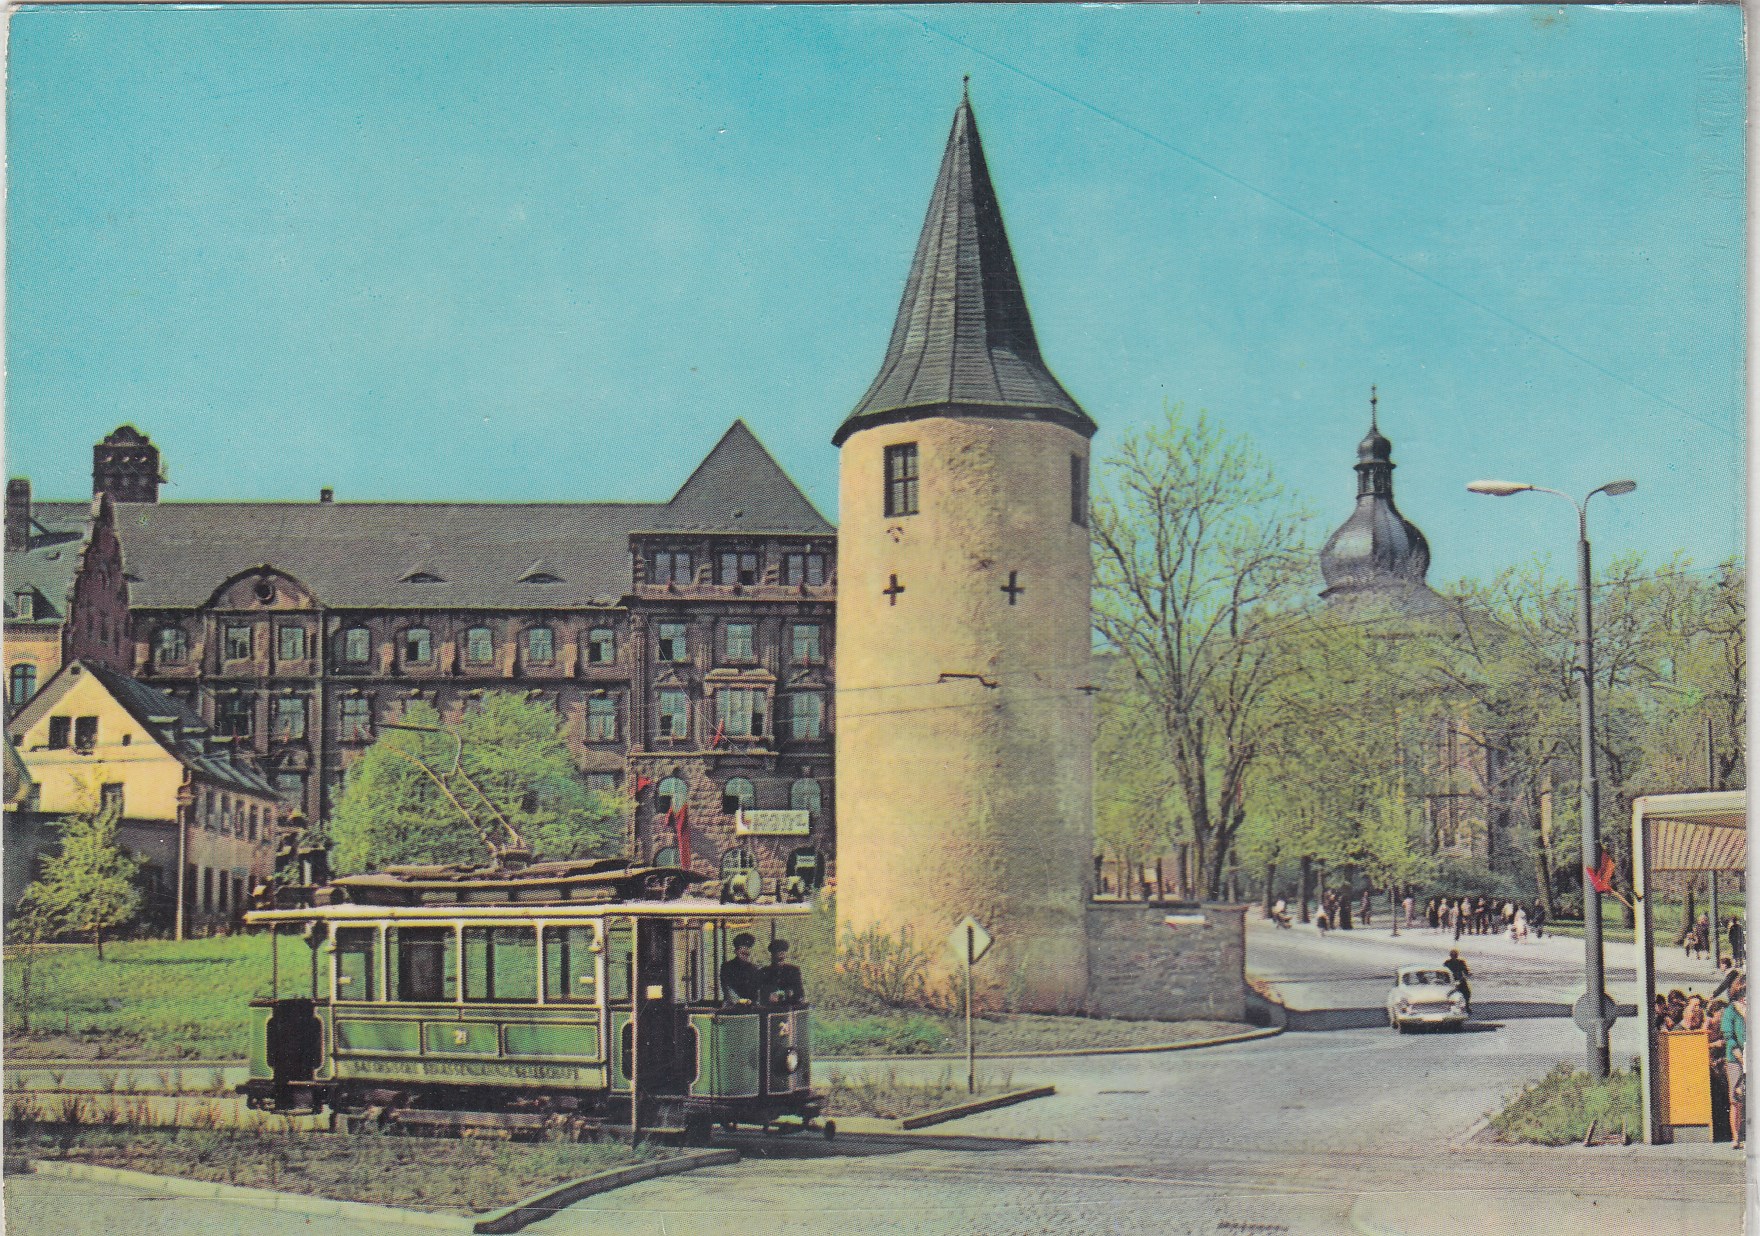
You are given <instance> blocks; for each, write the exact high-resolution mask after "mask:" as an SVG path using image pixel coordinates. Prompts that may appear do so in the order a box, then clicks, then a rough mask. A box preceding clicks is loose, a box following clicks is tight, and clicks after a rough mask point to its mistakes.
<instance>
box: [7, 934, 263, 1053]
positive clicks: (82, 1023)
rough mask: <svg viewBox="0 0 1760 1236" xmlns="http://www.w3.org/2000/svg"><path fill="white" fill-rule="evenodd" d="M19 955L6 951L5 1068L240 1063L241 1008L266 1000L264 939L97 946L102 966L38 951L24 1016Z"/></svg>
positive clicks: (243, 1043) (74, 949) (87, 958)
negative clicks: (50, 1062) (100, 1062)
mask: <svg viewBox="0 0 1760 1236" xmlns="http://www.w3.org/2000/svg"><path fill="white" fill-rule="evenodd" d="M288 951H289V950H288V949H287V948H286V947H285V946H284V947H283V949H282V954H283V957H282V960H283V962H286V961H287V958H288ZM19 953H20V950H18V949H14V948H9V949H7V950H6V971H5V976H6V1052H7V1055H8V1057H9V1058H11V1059H14V1060H24V1059H35V1060H45V1059H70V1060H83V1059H135V1060H186V1059H188V1060H235V1059H242V1058H243V1057H244V1056H245V1054H246V1052H247V1051H248V1050H249V1046H248V1042H247V1032H248V1027H249V1021H248V1016H247V1013H248V1009H247V1005H248V1002H249V1001H250V999H251V998H252V997H253V996H255V995H259V994H260V995H268V994H269V971H270V964H269V937H268V936H267V935H237V936H214V937H212V938H210V939H203V940H186V941H184V942H183V943H181V944H179V943H176V942H174V941H169V940H122V941H116V942H114V943H107V944H105V945H104V960H103V961H99V960H98V958H97V954H96V952H95V951H94V950H92V949H91V948H89V947H86V946H83V945H51V946H48V947H44V948H40V949H38V950H37V953H36V958H35V960H34V961H33V962H32V963H31V965H32V969H33V973H32V975H31V998H30V1003H29V1007H28V1009H27V1008H26V1007H25V1004H24V1000H23V998H22V991H23V986H22V985H23V970H24V962H23V961H22V959H21V958H20V956H19ZM27 1013H28V1015H29V1019H30V1030H29V1032H26V1031H25V1030H24V1028H23V1024H24V1018H25V1016H26V1014H27Z"/></svg>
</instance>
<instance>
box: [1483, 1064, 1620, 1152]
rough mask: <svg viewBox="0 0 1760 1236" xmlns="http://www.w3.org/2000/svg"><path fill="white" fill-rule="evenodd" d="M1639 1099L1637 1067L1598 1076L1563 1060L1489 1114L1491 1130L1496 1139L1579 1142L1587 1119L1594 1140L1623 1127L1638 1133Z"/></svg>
mask: <svg viewBox="0 0 1760 1236" xmlns="http://www.w3.org/2000/svg"><path fill="white" fill-rule="evenodd" d="M1641 1101H1642V1100H1641V1098H1640V1095H1639V1092H1638V1070H1637V1068H1636V1066H1634V1067H1632V1068H1629V1069H1618V1070H1615V1072H1614V1073H1613V1075H1612V1076H1611V1077H1607V1078H1604V1079H1601V1080H1596V1079H1593V1078H1591V1077H1590V1076H1589V1074H1587V1073H1584V1072H1580V1071H1578V1070H1576V1069H1574V1068H1572V1067H1571V1066H1570V1065H1568V1064H1561V1065H1559V1066H1558V1067H1557V1068H1555V1069H1553V1070H1552V1072H1550V1073H1548V1074H1547V1075H1546V1076H1545V1077H1543V1078H1541V1079H1540V1080H1539V1081H1537V1082H1535V1083H1534V1084H1533V1085H1531V1086H1529V1087H1528V1088H1527V1089H1525V1090H1523V1091H1522V1093H1520V1094H1518V1095H1517V1096H1516V1097H1515V1098H1513V1099H1511V1100H1510V1102H1509V1104H1508V1105H1507V1106H1506V1107H1505V1108H1504V1109H1503V1110H1502V1111H1500V1112H1498V1113H1497V1114H1496V1115H1495V1116H1493V1117H1491V1128H1492V1131H1493V1132H1495V1133H1496V1135H1497V1140H1499V1141H1503V1142H1530V1143H1538V1144H1540V1145H1542V1146H1567V1145H1571V1144H1572V1143H1576V1142H1581V1141H1582V1140H1583V1139H1584V1138H1585V1137H1587V1136H1588V1133H1589V1125H1590V1124H1591V1122H1593V1123H1594V1125H1595V1135H1596V1137H1597V1138H1598V1139H1599V1138H1600V1137H1603V1136H1607V1135H1612V1134H1617V1133H1619V1132H1620V1130H1621V1129H1624V1130H1625V1131H1626V1132H1627V1133H1629V1134H1631V1135H1633V1136H1638V1135H1639V1133H1640V1130H1641V1129H1642V1127H1643V1126H1642V1120H1643V1115H1642V1111H1641V1108H1640V1103H1641Z"/></svg>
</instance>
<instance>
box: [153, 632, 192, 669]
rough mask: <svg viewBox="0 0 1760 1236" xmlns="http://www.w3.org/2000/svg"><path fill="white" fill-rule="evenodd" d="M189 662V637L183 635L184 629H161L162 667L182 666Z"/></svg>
mask: <svg viewBox="0 0 1760 1236" xmlns="http://www.w3.org/2000/svg"><path fill="white" fill-rule="evenodd" d="M187 660H189V636H187V635H185V634H184V633H183V628H182V627H160V628H159V662H160V664H162V665H182V664H183V663H184V662H185V661H187Z"/></svg>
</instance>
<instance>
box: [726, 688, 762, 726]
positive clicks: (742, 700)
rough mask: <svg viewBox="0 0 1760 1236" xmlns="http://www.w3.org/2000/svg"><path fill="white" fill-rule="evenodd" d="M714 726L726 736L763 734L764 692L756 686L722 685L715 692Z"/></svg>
mask: <svg viewBox="0 0 1760 1236" xmlns="http://www.w3.org/2000/svg"><path fill="white" fill-rule="evenodd" d="M715 728H716V730H717V731H718V732H720V733H721V734H723V735H725V736H726V737H728V738H762V737H763V736H764V692H763V691H762V690H760V689H758V688H756V687H723V688H721V690H719V691H717V692H716V693H715Z"/></svg>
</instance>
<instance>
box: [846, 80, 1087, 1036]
mask: <svg viewBox="0 0 1760 1236" xmlns="http://www.w3.org/2000/svg"><path fill="white" fill-rule="evenodd" d="M1094 432H1095V425H1094V422H1093V421H1092V420H1090V419H1089V417H1088V415H1087V413H1085V412H1084V411H1082V409H1081V407H1080V406H1079V405H1078V404H1077V403H1076V401H1075V400H1074V399H1072V398H1071V397H1070V395H1069V393H1068V392H1067V391H1065V390H1064V388H1063V386H1062V384H1061V383H1059V382H1058V380H1057V379H1056V378H1055V377H1054V376H1053V375H1052V373H1051V371H1050V369H1049V368H1048V367H1047V366H1046V364H1045V361H1044V359H1043V358H1042V357H1041V356H1040V354H1039V344H1038V340H1037V338H1036V336H1035V335H1034V332H1033V324H1032V319H1031V318H1030V317H1029V316H1028V314H1027V302H1026V297H1025V295H1024V294H1023V292H1022V290H1021V283H1020V277H1019V274H1018V273H1017V271H1016V269H1015V262H1014V256H1013V254H1012V253H1011V251H1010V248H1009V242H1008V236H1007V234H1006V233H1005V232H1004V230H1003V226H1002V212H1001V209H1000V208H999V206H998V204H997V200H996V191H995V189H994V187H993V186H992V184H991V182H990V173H989V169H988V168H987V166H986V164H985V160H984V151H983V147H982V145H981V144H980V142H979V139H978V128H977V124H976V122H975V121H974V120H973V117H972V108H971V102H970V99H969V98H963V99H962V100H961V102H960V105H959V107H958V109H957V110H956V111H955V113H954V118H953V129H952V132H951V133H950V134H949V136H948V139H947V148H946V151H945V153H944V155H943V157H942V161H941V171H940V175H939V177H938V178H937V180H936V182H935V190H934V194H933V196H932V197H931V199H930V203H929V213H928V217H927V219H926V220H925V222H924V224H923V231H922V236H921V238H920V239H919V241H918V242H917V249H916V255H915V257H914V258H913V259H912V261H911V267H910V274H909V277H908V278H907V280H906V282H905V289H904V298H903V301H902V302H901V304H900V305H899V310H898V318H897V321H896V324H895V325H894V327H893V330H892V338H891V341H890V343H889V344H888V346H887V349H886V357H885V360H884V361H883V362H882V363H881V366H880V373H879V376H878V377H876V378H875V379H874V382H873V385H872V386H870V387H869V389H868V392H867V394H865V395H864V396H863V397H862V399H861V401H860V402H859V403H858V404H857V405H856V407H855V410H854V411H853V412H851V413H850V415H849V417H848V418H847V419H846V420H845V421H844V422H843V424H842V425H841V426H840V427H839V428H838V430H837V432H836V434H835V435H834V436H833V437H832V441H833V443H835V444H836V445H837V446H838V447H839V448H840V480H839V485H840V504H839V524H840V526H839V529H838V599H837V641H838V643H837V647H838V669H837V678H838V684H837V685H838V692H837V694H838V701H839V702H838V717H837V739H836V741H837V810H838V819H839V821H840V824H839V829H838V833H839V835H838V859H837V883H838V889H837V912H838V917H839V919H840V920H842V921H843V922H844V923H847V924H850V925H853V927H854V928H855V930H856V931H857V932H862V931H865V930H867V929H869V928H878V929H879V930H880V931H882V932H884V933H886V934H888V935H891V936H894V937H896V936H897V935H898V934H899V933H900V932H902V931H903V930H905V929H909V931H910V932H911V935H912V938H913V940H914V942H915V944H916V946H917V947H918V948H921V949H922V950H923V951H924V952H926V953H927V954H928V955H929V957H930V958H931V963H932V965H933V967H934V969H935V975H934V976H933V977H934V978H945V977H949V976H951V975H953V974H955V973H957V970H956V968H954V967H953V966H952V964H951V963H952V960H953V959H952V957H951V955H950V954H949V952H948V950H947V949H946V948H945V947H944V945H943V942H944V941H945V940H946V938H947V936H948V934H949V932H950V931H951V930H952V929H953V927H954V926H955V924H957V923H958V922H959V921H960V920H961V919H962V918H964V917H965V916H966V915H968V914H970V915H972V916H973V917H975V918H976V919H977V920H978V921H979V923H981V924H982V925H983V926H984V927H985V928H986V929H987V930H988V931H989V933H990V935H991V936H992V937H993V939H994V941H995V944H994V947H993V948H992V950H991V952H990V954H989V955H988V956H987V957H985V959H984V960H983V961H982V962H981V963H980V964H979V965H978V966H977V967H976V968H975V970H974V978H975V981H976V984H977V989H976V995H977V998H978V1000H979V1002H980V1004H981V1006H983V1007H988V1008H998V1007H1007V1008H1013V1009H1021V1010H1029V1011H1039V1012H1072V1011H1079V1010H1081V1009H1082V1008H1083V1007H1084V1005H1085V1002H1086V999H1087V985H1088V980H1087V935H1086V909H1087V902H1088V900H1089V893H1090V887H1089V885H1090V882H1091V880H1092V871H1093V834H1094V824H1093V801H1092V799H1093V793H1092V783H1093V773H1092V761H1093V710H1092V706H1091V703H1090V701H1089V696H1088V694H1087V692H1086V690H1085V689H1086V688H1088V687H1089V686H1090V685H1091V683H1092V681H1093V680H1092V675H1091V671H1090V661H1091V654H1090V635H1089V632H1090V629H1091V614H1090V612H1089V587H1090V581H1091V576H1092V562H1091V559H1090V555H1089V540H1088V526H1087V523H1088V503H1087V498H1088V493H1087V487H1088V443H1089V439H1090V438H1091V437H1092V436H1093V434H1094Z"/></svg>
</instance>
